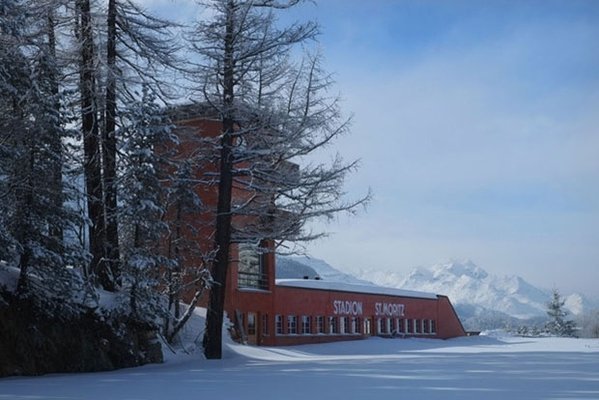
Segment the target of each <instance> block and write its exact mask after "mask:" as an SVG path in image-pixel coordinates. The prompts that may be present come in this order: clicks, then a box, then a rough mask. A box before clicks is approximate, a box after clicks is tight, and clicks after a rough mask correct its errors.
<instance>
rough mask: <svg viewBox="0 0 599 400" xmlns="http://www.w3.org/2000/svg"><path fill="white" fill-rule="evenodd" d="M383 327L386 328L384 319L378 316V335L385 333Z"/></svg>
mask: <svg viewBox="0 0 599 400" xmlns="http://www.w3.org/2000/svg"><path fill="white" fill-rule="evenodd" d="M383 329H385V328H384V325H383V320H382V319H381V318H377V319H376V333H377V334H378V335H380V334H382V333H385V331H384V330H383Z"/></svg>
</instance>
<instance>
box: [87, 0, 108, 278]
mask: <svg viewBox="0 0 599 400" xmlns="http://www.w3.org/2000/svg"><path fill="white" fill-rule="evenodd" d="M79 12H80V18H81V26H80V29H81V36H80V38H81V60H80V61H81V65H80V86H81V88H80V90H81V133H82V135H83V153H84V163H83V172H84V175H85V189H86V191H87V213H88V217H89V219H90V223H91V225H90V226H89V249H90V252H91V255H92V261H91V265H90V272H91V274H92V275H93V276H94V279H98V281H99V283H100V285H102V287H103V288H104V289H107V290H114V284H113V281H112V277H111V276H110V274H109V271H108V270H107V268H106V267H105V264H104V261H105V254H104V233H105V223H104V207H103V200H104V193H103V190H102V165H101V160H100V142H99V131H98V118H97V117H98V115H97V107H96V84H95V68H94V43H93V26H92V21H91V10H90V1H89V0H79Z"/></svg>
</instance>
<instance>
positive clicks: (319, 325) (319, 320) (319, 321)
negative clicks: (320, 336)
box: [316, 315, 324, 333]
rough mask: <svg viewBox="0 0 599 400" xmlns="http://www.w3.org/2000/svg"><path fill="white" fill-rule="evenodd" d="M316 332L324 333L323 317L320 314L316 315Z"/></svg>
mask: <svg viewBox="0 0 599 400" xmlns="http://www.w3.org/2000/svg"><path fill="white" fill-rule="evenodd" d="M316 333H324V317H323V316H322V315H319V316H317V317H316Z"/></svg>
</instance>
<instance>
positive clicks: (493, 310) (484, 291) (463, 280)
mask: <svg viewBox="0 0 599 400" xmlns="http://www.w3.org/2000/svg"><path fill="white" fill-rule="evenodd" d="M296 275H297V276H296ZM302 275H303V276H306V275H315V276H316V275H318V276H320V277H321V278H323V279H327V280H336V281H342V282H346V283H365V282H371V283H374V284H376V285H380V286H386V287H394V288H400V289H406V290H415V291H423V292H432V293H438V294H444V295H447V296H449V298H450V300H451V301H452V303H453V304H454V305H455V306H456V309H457V311H458V313H459V314H460V317H461V318H462V319H468V318H474V319H476V320H477V321H479V322H480V321H481V320H484V319H504V320H505V319H509V318H510V317H515V318H520V319H528V318H541V317H545V313H546V304H547V302H548V301H549V299H550V297H551V294H550V291H547V290H542V289H539V288H537V287H535V286H533V285H531V284H530V283H528V282H527V281H526V280H524V279H523V278H521V277H519V276H496V275H492V274H489V273H487V272H486V271H485V270H484V269H483V268H481V267H479V266H477V265H476V264H475V263H474V262H473V261H472V260H468V259H466V260H450V261H448V262H444V263H438V264H435V265H433V266H430V267H418V268H415V269H413V270H412V271H411V272H410V273H409V274H407V275H405V274H401V273H399V272H389V271H381V270H373V269H362V270H360V271H357V272H356V273H354V274H353V276H352V275H350V274H347V273H344V272H341V271H339V270H337V269H335V268H333V267H331V266H330V265H329V264H327V263H326V262H325V261H323V260H319V259H316V258H311V257H279V258H278V259H277V276H278V277H302ZM564 299H565V300H566V307H567V308H568V309H569V310H570V312H571V313H572V314H579V313H581V312H583V311H584V308H585V303H586V300H585V299H584V298H583V297H582V296H580V295H578V294H574V295H570V296H564Z"/></svg>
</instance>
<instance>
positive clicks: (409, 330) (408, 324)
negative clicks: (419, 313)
mask: <svg viewBox="0 0 599 400" xmlns="http://www.w3.org/2000/svg"><path fill="white" fill-rule="evenodd" d="M413 321H414V320H413V319H406V333H413V330H412V322H413Z"/></svg>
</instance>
